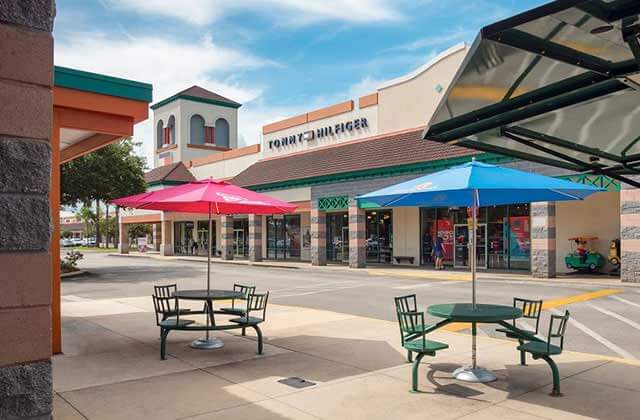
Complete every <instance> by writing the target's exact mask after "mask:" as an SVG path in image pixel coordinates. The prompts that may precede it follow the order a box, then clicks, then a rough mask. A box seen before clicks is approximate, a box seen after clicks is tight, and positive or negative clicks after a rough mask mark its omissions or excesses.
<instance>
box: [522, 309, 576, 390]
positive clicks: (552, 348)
mask: <svg viewBox="0 0 640 420" xmlns="http://www.w3.org/2000/svg"><path fill="white" fill-rule="evenodd" d="M568 321H569V311H565V313H564V315H551V319H550V321H549V331H548V333H547V341H546V342H544V341H529V342H527V343H524V344H520V345H519V346H518V350H520V351H522V352H527V353H530V354H531V356H532V357H533V359H534V360H537V359H542V360H544V361H545V362H547V364H548V365H549V367H550V368H551V373H552V375H553V390H552V391H551V394H550V395H551V396H554V397H559V396H562V394H561V393H560V372H559V371H558V365H556V362H554V361H553V359H552V358H551V356H557V355H559V354H561V353H562V349H563V346H564V333H565V331H566V329H567V322H568ZM553 339H556V340H557V341H558V344H557V345H556V344H553V343H552V340H553Z"/></svg>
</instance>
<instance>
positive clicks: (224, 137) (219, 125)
mask: <svg viewBox="0 0 640 420" xmlns="http://www.w3.org/2000/svg"><path fill="white" fill-rule="evenodd" d="M216 146H220V147H227V148H228V147H229V123H228V122H227V120H225V119H224V118H218V119H217V120H216Z"/></svg>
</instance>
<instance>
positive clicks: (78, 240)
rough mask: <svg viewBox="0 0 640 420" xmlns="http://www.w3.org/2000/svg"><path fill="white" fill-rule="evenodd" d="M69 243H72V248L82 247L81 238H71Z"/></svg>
mask: <svg viewBox="0 0 640 420" xmlns="http://www.w3.org/2000/svg"><path fill="white" fill-rule="evenodd" d="M71 242H73V246H82V238H73V239H71Z"/></svg>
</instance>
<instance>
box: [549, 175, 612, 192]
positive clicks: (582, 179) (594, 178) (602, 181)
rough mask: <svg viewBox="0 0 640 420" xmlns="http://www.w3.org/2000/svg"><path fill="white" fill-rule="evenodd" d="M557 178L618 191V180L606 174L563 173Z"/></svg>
mask: <svg viewBox="0 0 640 420" xmlns="http://www.w3.org/2000/svg"><path fill="white" fill-rule="evenodd" d="M558 178H562V179H566V180H567V181H572V182H577V183H578V184H585V185H593V186H594V187H599V188H606V189H607V190H608V191H620V181H616V180H615V179H612V178H609V177H608V176H606V175H592V174H575V175H564V176H560V177H558Z"/></svg>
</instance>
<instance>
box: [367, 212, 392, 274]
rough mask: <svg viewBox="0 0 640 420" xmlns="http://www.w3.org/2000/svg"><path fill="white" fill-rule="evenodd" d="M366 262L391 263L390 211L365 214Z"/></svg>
mask: <svg viewBox="0 0 640 420" xmlns="http://www.w3.org/2000/svg"><path fill="white" fill-rule="evenodd" d="M366 217H367V229H366V235H367V240H366V249H367V262H369V263H384V264H390V263H391V256H392V255H393V234H392V227H393V218H392V211H391V210H371V211H367V212H366Z"/></svg>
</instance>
